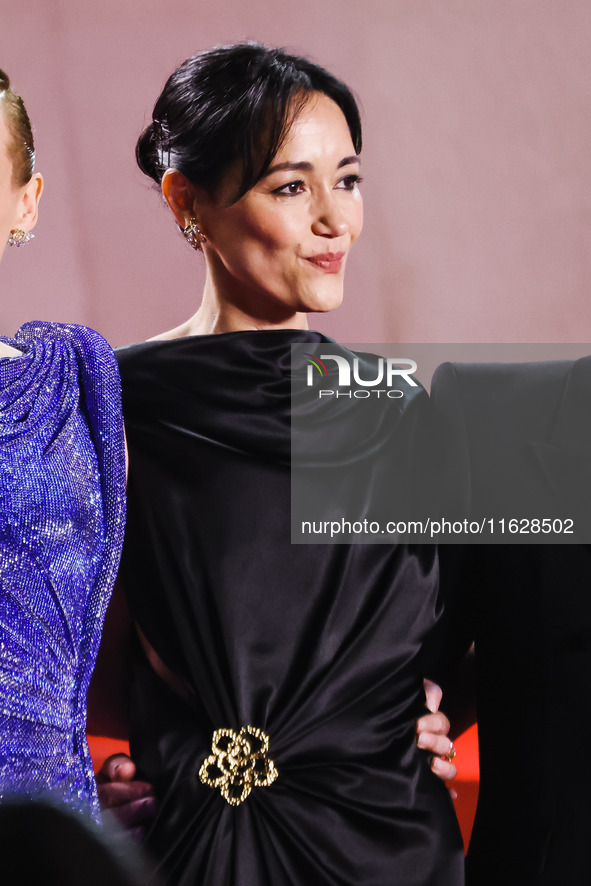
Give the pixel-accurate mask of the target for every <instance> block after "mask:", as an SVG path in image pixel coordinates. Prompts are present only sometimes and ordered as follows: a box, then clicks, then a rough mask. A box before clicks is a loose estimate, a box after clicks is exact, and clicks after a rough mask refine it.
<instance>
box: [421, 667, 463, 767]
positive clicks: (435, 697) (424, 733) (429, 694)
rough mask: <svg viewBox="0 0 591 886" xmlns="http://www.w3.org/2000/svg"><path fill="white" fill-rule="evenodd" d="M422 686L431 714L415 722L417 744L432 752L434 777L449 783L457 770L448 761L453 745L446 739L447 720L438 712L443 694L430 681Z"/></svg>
mask: <svg viewBox="0 0 591 886" xmlns="http://www.w3.org/2000/svg"><path fill="white" fill-rule="evenodd" d="M423 685H424V687H425V698H426V701H427V707H428V709H429V710H430V711H431V713H430V714H425V716H424V717H421V718H420V720H417V744H418V746H419V747H420V748H424V749H425V750H427V751H432V752H433V755H434V756H433V758H432V760H431V769H432V770H433V772H434V773H435V775H438V776H439V778H441V779H443V781H450V780H451V779H453V778H455V777H456V775H457V774H458V770H457V769H456V767H455V766H454V764H453V763H452V762H451V760H450V759H449V755H450V752H452V749H453V744H452V742H451V741H450V740H449V738H448V733H449V720H448V719H447V717H446V716H445V714H444V713H442V712H441V711H440V710H439V705H440V703H441V698H442V695H443V693H442V691H441V689H440V687H439V686H438V685H437V684H436V683H433V682H432V681H431V680H423ZM454 755H455V754H454ZM444 758H445V759H444ZM452 759H453V758H452Z"/></svg>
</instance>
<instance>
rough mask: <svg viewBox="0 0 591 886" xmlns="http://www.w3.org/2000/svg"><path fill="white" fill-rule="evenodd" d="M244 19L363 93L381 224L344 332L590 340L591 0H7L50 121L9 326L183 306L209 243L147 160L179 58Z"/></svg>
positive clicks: (110, 326)
mask: <svg viewBox="0 0 591 886" xmlns="http://www.w3.org/2000/svg"><path fill="white" fill-rule="evenodd" d="M242 38H251V39H258V40H262V41H265V42H267V43H270V44H279V45H284V46H287V47H289V48H290V49H294V50H296V51H301V52H303V53H306V54H309V55H311V56H312V57H313V58H314V59H315V60H317V61H319V62H321V63H322V64H324V65H325V66H327V67H329V68H330V69H331V70H333V71H334V72H335V73H337V74H339V75H340V76H341V77H343V78H344V79H345V80H346V81H347V82H348V83H349V84H350V85H351V86H352V87H353V88H354V89H355V91H356V92H357V94H358V96H359V97H360V99H361V102H362V105H363V115H364V122H365V148H364V152H363V167H364V168H363V172H364V175H365V182H364V185H363V187H364V193H365V201H366V227H365V232H364V235H363V237H362V239H361V241H360V242H359V244H358V245H357V246H356V248H355V250H354V252H353V255H352V257H351V260H350V265H349V273H348V280H347V286H346V301H345V304H344V306H343V307H342V308H341V309H340V310H339V311H337V312H335V313H334V314H333V315H330V316H324V317H314V318H313V325H315V326H317V327H319V328H320V329H322V330H323V331H325V332H328V333H329V334H332V335H333V336H335V337H336V338H338V339H341V340H342V341H366V342H372V341H376V342H377V341H382V340H386V341H440V342H441V341H554V340H556V341H591V248H590V247H591V169H590V154H591V52H590V49H589V47H590V45H591V4H590V3H589V0H365V2H359V0H300V2H293V0H273V2H272V3H271V2H269V0H267V2H263V0H215V2H207V3H206V2H203V0H200V2H197V0H192V2H189V0H141V2H140V0H135V2H132V0H102V2H101V3H95V2H88V0H27V2H23V3H17V2H14V0H0V67H3V68H5V69H6V70H7V71H8V73H9V74H10V76H11V78H12V80H13V84H14V86H15V88H16V89H17V90H20V91H21V93H22V94H23V96H24V97H25V100H26V102H27V105H28V107H29V109H30V112H31V116H32V118H33V122H34V125H35V128H36V133H37V145H38V168H39V169H40V170H41V171H43V172H44V174H45V176H46V193H45V196H44V198H43V203H42V218H41V221H40V223H39V225H38V228H37V239H36V240H35V241H34V243H33V245H32V246H31V247H29V248H28V249H27V250H24V249H20V250H9V251H8V252H7V253H5V257H4V260H3V264H2V272H1V278H0V279H1V297H2V301H1V317H0V328H2V330H3V331H6V332H11V331H13V330H14V329H15V328H16V327H17V326H18V325H19V324H20V323H21V322H23V321H25V320H28V319H33V318H43V319H59V320H62V321H75V322H81V323H85V324H87V325H90V326H94V327H96V328H97V329H99V330H100V331H101V332H102V333H103V334H104V335H105V336H106V337H107V338H108V339H109V340H110V341H111V342H112V343H113V344H116V345H118V344H123V343H126V342H130V341H138V340H141V339H143V338H146V337H148V336H150V335H154V334H155V333H157V332H159V331H161V330H163V329H164V328H169V327H171V326H173V325H176V324H178V323H179V322H181V321H182V320H184V319H185V318H186V317H187V316H188V315H189V314H191V313H192V312H193V311H194V310H195V308H196V305H197V301H198V297H199V292H200V286H201V280H202V270H201V260H200V257H199V256H198V255H196V254H195V253H193V252H192V251H191V250H190V249H189V247H188V246H186V245H185V243H184V242H183V241H182V239H181V237H180V235H179V234H178V233H176V232H175V228H174V225H173V223H172V221H171V219H170V218H169V216H168V214H167V212H166V211H165V209H164V207H163V206H162V205H161V203H160V199H159V197H158V195H157V194H155V193H153V192H152V191H151V190H150V189H149V187H148V186H147V184H146V183H145V182H144V180H143V177H142V176H141V175H140V173H139V172H138V171H137V170H136V167H135V163H134V156H133V154H134V144H135V140H136V137H137V135H138V133H139V132H140V129H141V128H142V125H143V124H144V122H145V121H146V120H147V119H148V116H149V114H150V111H151V107H152V105H153V102H154V99H155V98H156V96H157V94H158V92H159V90H160V88H161V86H162V85H163V82H164V80H165V79H166V77H167V75H168V74H169V73H170V72H171V71H172V69H173V68H174V67H175V66H176V65H177V64H178V63H179V62H180V61H182V60H183V59H184V58H185V57H186V56H188V55H190V54H192V53H194V52H196V51H198V50H199V49H203V48H206V47H209V46H211V45H213V44H216V43H222V42H231V41H236V40H239V39H242Z"/></svg>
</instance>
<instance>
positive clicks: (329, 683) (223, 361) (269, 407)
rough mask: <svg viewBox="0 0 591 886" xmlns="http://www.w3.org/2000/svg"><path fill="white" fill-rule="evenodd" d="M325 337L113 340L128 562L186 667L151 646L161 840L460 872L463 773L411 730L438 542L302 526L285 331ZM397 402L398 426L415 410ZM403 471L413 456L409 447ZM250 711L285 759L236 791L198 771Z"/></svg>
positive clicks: (239, 867)
mask: <svg viewBox="0 0 591 886" xmlns="http://www.w3.org/2000/svg"><path fill="white" fill-rule="evenodd" d="M321 341H328V340H327V339H325V338H323V337H322V336H321V335H319V334H318V333H312V332H299V331H293V330H282V331H269V332H252V333H251V332H245V333H229V334H224V335H216V336H201V337H191V338H185V339H177V340H174V341H163V342H149V343H146V344H142V345H136V346H132V347H130V348H125V349H122V350H120V351H119V353H118V359H119V364H120V370H121V376H122V383H123V403H124V415H125V419H126V428H127V438H128V444H129V452H130V473H129V505H128V528H127V536H126V542H125V549H124V556H123V578H124V583H125V587H126V591H127V594H128V599H129V604H130V607H131V610H132V614H133V617H134V618H135V620H136V622H137V623H138V625H139V626H140V628H141V630H142V631H143V633H144V635H145V637H146V638H147V640H148V642H149V643H150V645H151V646H152V647H153V649H154V650H155V652H156V653H157V655H158V656H159V657H160V659H161V660H162V661H163V662H164V663H165V665H166V666H167V667H168V668H169V669H170V671H171V672H172V673H173V674H174V675H175V677H174V680H171V679H169V680H167V681H165V680H163V679H161V677H160V676H158V675H157V674H156V673H155V671H154V670H153V669H152V668H151V666H150V665H149V664H148V662H147V660H146V659H145V658H144V656H143V653H141V651H140V650H139V648H138V655H137V660H136V666H135V678H134V686H133V689H132V712H131V751H132V756H133V758H134V760H135V761H136V762H137V764H138V766H139V768H140V771H141V773H142V774H143V776H144V777H145V778H146V779H148V780H149V781H151V782H153V784H154V785H155V788H156V791H157V796H158V812H157V817H156V820H155V822H154V824H153V827H152V829H151V833H150V835H149V845H150V848H151V851H152V854H153V855H154V856H155V857H156V858H157V859H158V860H159V861H160V863H161V865H162V868H163V869H164V871H165V872H166V875H167V877H168V879H169V882H170V883H172V884H180V886H189V884H191V886H193V884H195V886H196V884H207V886H222V884H223V886H226V884H227V886H282V884H286V886H287V884H294V886H295V884H297V886H304V884H305V886H310V884H327V886H337V884H338V886H353V884H356V886H357V884H364V886H387V884H388V886H428V884H437V886H459V884H461V883H462V882H463V849H462V844H461V838H460V834H459V830H458V827H457V822H456V819H455V815H454V812H453V808H452V804H451V801H450V798H449V795H448V792H447V789H446V787H445V785H444V784H443V783H442V782H441V781H440V780H439V779H437V778H436V777H435V776H434V775H433V773H432V772H431V771H430V768H429V757H428V755H427V754H425V753H424V752H422V751H420V750H418V749H417V747H416V740H415V739H416V735H415V721H416V719H417V717H418V716H420V715H421V713H422V712H423V711H424V693H423V688H422V677H423V671H424V669H425V666H426V665H425V653H426V652H427V651H428V649H429V643H430V640H429V638H430V637H431V634H432V631H433V628H434V626H435V624H436V622H437V620H438V616H439V609H438V605H439V604H438V601H437V584H438V566H437V557H436V551H435V547H434V546H424V547H421V546H414V547H412V546H408V545H396V544H392V545H367V544H365V545H349V544H335V545H325V544H320V545H318V544H316V545H314V544H310V545H292V544H291V543H290V507H289V501H290V470H289V460H290V385H289V376H290V344H291V343H292V342H310V343H313V342H321ZM416 396H417V397H418V398H419V400H414V399H413V402H412V403H411V406H412V409H413V410H414V409H415V408H416V404H417V403H419V404H420V402H422V401H421V398H423V397H426V395H425V394H424V392H423V391H422V390H420V389H417V391H416ZM390 408H391V409H396V410H397V412H396V415H395V420H394V424H395V425H396V426H397V427H398V435H399V437H400V438H402V437H403V436H404V434H405V427H406V424H405V415H406V411H405V410H406V407H404V406H403V407H401V406H400V404H399V402H398V404H397V403H395V401H391V406H390ZM347 412H348V411H347V409H346V408H343V410H342V416H343V417H342V421H343V422H345V424H346V422H347V421H350V420H351V418H350V416H349V417H348V415H347ZM364 432H365V433H368V432H369V434H370V435H371V433H372V429H371V427H370V428H367V427H366V428H365V431H364ZM407 443H408V441H407ZM411 443H412V441H411ZM410 448H411V449H412V446H411V447H410ZM403 451H409V447H408V445H405V446H404V447H403ZM392 468H393V475H394V474H397V475H398V476H404V475H405V473H406V466H405V465H401V464H399V463H397V461H396V453H395V452H393V453H392ZM380 482H381V481H380ZM169 684H170V685H169ZM242 727H253V728H258V729H260V730H263V731H264V733H265V734H266V735H267V736H268V738H269V746H268V749H267V752H266V756H262V755H260V756H259V757H258V762H257V764H256V765H257V767H258V769H259V771H260V772H262V776H261V777H263V776H264V775H267V776H269V773H270V772H271V771H272V766H274V767H275V769H276V772H277V777H276V778H275V779H274V780H273V781H272V783H271V784H269V785H267V786H256V785H255V786H253V787H252V790H251V792H250V794H249V795H248V796H247V797H246V799H245V800H244V802H242V803H240V805H230V804H229V803H228V802H227V801H226V799H224V797H223V796H222V793H221V792H220V789H219V788H218V787H216V788H214V787H211V786H210V785H209V784H207V783H203V782H202V781H201V779H200V771H201V772H202V773H203V764H204V761H207V758H208V757H209V756H212V736H213V733H214V731H215V730H218V729H222V728H223V729H229V730H233V731H234V732H235V733H236V734H238V733H239V731H240V729H241V728H242ZM220 744H221V745H223V744H224V740H223V739H222V740H221V742H218V747H219V746H220ZM255 745H257V742H256V741H251V745H250V746H249V747H250V749H251V751H252V752H253V753H254V751H255V750H257V749H258V750H261V748H260V742H259V743H258V746H257V747H256V748H255ZM263 750H264V749H263ZM213 756H215V755H213ZM269 761H272V765H271V763H270V762H269ZM226 762H227V760H226ZM239 762H240V761H239ZM241 763H242V765H243V766H244V767H245V769H246V770H248V767H249V766H251V765H252V760H251V761H250V762H249V761H248V760H246V762H245V759H242V758H241ZM206 765H207V764H206ZM265 766H266V769H265ZM261 767H262V769H261ZM270 767H271V768H270ZM239 768H240V767H239ZM231 771H234V770H231ZM209 772H210V774H211V773H213V775H216V774H218V775H219V772H220V770H219V769H217V770H216V769H215V767H213V769H212V768H211V766H210V770H209ZM268 780H269V781H271V779H270V778H269V779H268Z"/></svg>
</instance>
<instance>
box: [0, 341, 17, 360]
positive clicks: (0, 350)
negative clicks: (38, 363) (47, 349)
mask: <svg viewBox="0 0 591 886" xmlns="http://www.w3.org/2000/svg"><path fill="white" fill-rule="evenodd" d="M21 354H22V351H17V349H16V348H13V347H12V346H11V345H7V344H5V343H4V342H3V341H0V357H20V356H21Z"/></svg>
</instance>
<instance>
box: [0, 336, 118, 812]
mask: <svg viewBox="0 0 591 886" xmlns="http://www.w3.org/2000/svg"><path fill="white" fill-rule="evenodd" d="M4 341H6V342H7V343H9V344H11V345H12V346H13V347H15V348H17V349H18V350H20V351H22V354H21V355H20V356H16V357H4V358H2V359H0V797H3V796H6V795H8V794H11V793H13V792H19V793H23V794H26V795H29V796H38V795H40V794H43V793H47V792H51V794H52V796H56V795H57V796H58V797H59V798H61V799H62V800H63V801H64V802H65V803H67V804H68V805H70V806H72V807H74V808H78V809H87V810H88V809H90V811H91V813H92V814H93V815H94V816H95V817H98V802H97V795H96V785H95V781H94V776H93V772H92V764H91V760H90V756H89V752H88V745H87V742H86V695H87V690H88V684H89V682H90V677H91V674H92V671H93V668H94V663H95V659H96V654H97V651H98V645H99V641H100V636H101V631H102V625H103V619H104V615H105V610H106V607H107V603H108V599H109V595H110V591H111V588H112V585H113V581H114V578H115V575H116V570H117V566H118V562H119V556H120V551H121V545H122V541H123V529H124V518H125V456H124V442H123V422H122V417H121V406H120V388H119V375H118V371H117V366H116V362H115V360H114V357H113V354H112V351H111V349H110V347H109V346H108V345H107V343H106V342H105V341H104V339H102V338H101V336H100V335H98V334H97V333H96V332H92V331H91V330H89V329H85V328H83V327H80V326H62V325H58V324H55V323H27V324H26V325H25V326H23V327H22V328H21V329H20V330H19V332H18V333H17V336H16V338H15V339H10V340H9V339H4Z"/></svg>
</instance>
